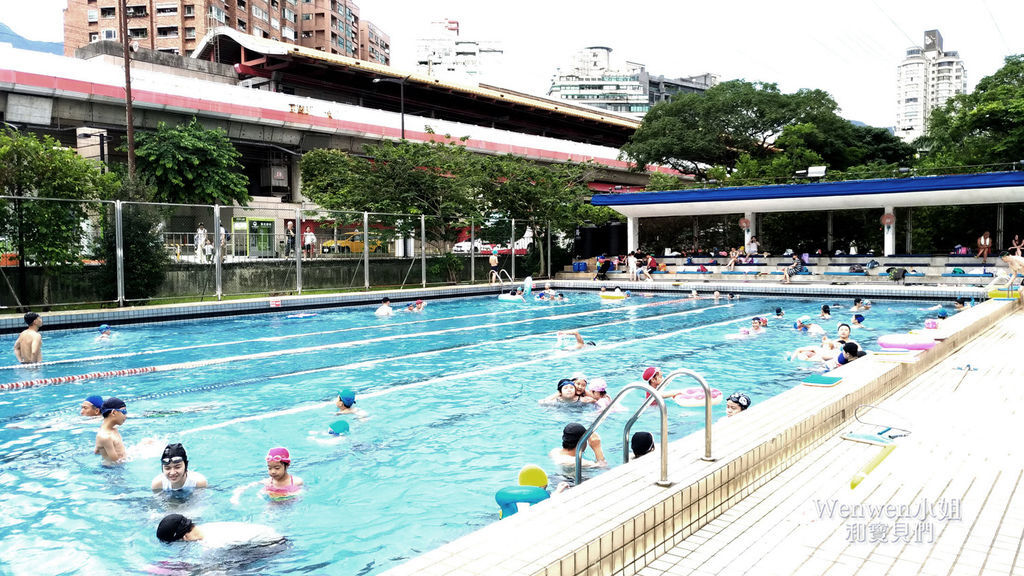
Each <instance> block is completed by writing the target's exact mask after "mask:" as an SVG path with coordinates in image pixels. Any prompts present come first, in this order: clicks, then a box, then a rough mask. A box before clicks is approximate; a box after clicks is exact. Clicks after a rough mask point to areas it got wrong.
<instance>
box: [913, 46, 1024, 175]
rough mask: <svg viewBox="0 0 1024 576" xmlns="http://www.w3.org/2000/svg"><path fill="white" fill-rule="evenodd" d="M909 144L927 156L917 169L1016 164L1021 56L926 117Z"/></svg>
mask: <svg viewBox="0 0 1024 576" xmlns="http://www.w3.org/2000/svg"><path fill="white" fill-rule="evenodd" d="M915 144H917V145H919V146H920V147H921V148H924V149H927V150H928V151H929V154H928V157H927V159H925V160H924V161H922V162H921V164H920V165H921V166H922V167H930V166H954V165H977V164H997V163H1011V162H1017V161H1019V160H1021V158H1024V54H1017V55H1013V56H1007V57H1006V60H1005V63H1004V64H1003V67H1002V68H1000V69H999V70H997V71H996V72H995V74H992V75H991V76H986V77H985V78H982V79H981V81H980V82H978V86H977V87H976V88H975V89H974V92H971V93H970V94H961V95H959V96H956V97H954V98H952V99H950V100H949V101H947V102H946V105H945V106H944V107H943V108H940V109H937V110H934V111H932V113H931V115H930V117H929V119H928V129H927V132H926V134H925V135H924V136H923V137H922V138H921V139H920V140H919V141H918V142H916V143H915Z"/></svg>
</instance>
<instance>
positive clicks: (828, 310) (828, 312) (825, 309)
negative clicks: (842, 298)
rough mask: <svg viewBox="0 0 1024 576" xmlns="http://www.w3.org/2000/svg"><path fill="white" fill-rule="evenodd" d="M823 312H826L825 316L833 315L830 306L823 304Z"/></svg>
mask: <svg viewBox="0 0 1024 576" xmlns="http://www.w3.org/2000/svg"><path fill="white" fill-rule="evenodd" d="M821 311H822V312H824V313H825V314H831V313H832V309H831V308H829V305H828V304H822V305H821Z"/></svg>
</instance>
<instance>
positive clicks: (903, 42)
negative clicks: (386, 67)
mask: <svg viewBox="0 0 1024 576" xmlns="http://www.w3.org/2000/svg"><path fill="white" fill-rule="evenodd" d="M358 3H359V6H360V15H361V17H362V18H364V19H368V20H370V21H372V22H373V23H374V24H376V25H377V26H378V27H379V28H381V29H382V30H383V31H384V32H386V33H387V34H389V35H390V36H391V55H392V65H393V66H396V67H398V68H402V69H406V70H410V71H412V70H413V62H414V60H415V39H416V38H418V37H422V36H424V34H425V31H426V30H427V28H428V26H429V23H430V22H431V21H438V20H445V19H451V20H458V21H459V23H460V29H461V35H462V37H463V38H466V39H472V40H496V41H500V42H501V43H502V44H503V48H504V50H505V66H504V69H505V73H504V75H503V76H502V77H501V78H500V82H498V81H496V82H495V83H496V84H499V85H502V86H505V87H507V88H512V89H517V90H522V91H526V92H532V93H536V94H544V93H546V91H547V87H548V86H549V84H550V80H551V76H552V74H553V73H554V71H555V68H556V67H558V66H560V65H562V66H564V65H565V63H566V62H567V61H568V59H569V56H570V55H571V54H572V52H573V51H575V50H577V49H579V48H582V47H584V46H594V45H597V46H609V47H611V48H613V49H614V52H613V58H618V59H621V60H630V61H633V62H640V63H643V64H646V65H647V69H648V71H650V72H651V73H653V74H661V75H665V76H670V77H679V76H692V75H696V74H702V73H704V72H712V73H715V74H718V75H720V76H721V78H722V79H723V80H728V79H732V78H743V79H746V80H751V81H754V80H757V81H765V82H776V83H778V84H779V87H780V88H781V89H782V90H783V91H786V92H792V91H794V90H798V89H800V88H821V89H823V90H826V91H828V92H829V93H831V94H832V95H833V96H834V97H835V99H836V101H837V102H838V103H839V106H840V108H841V109H842V114H843V116H845V117H847V118H850V119H852V120H860V121H863V122H866V123H868V124H872V125H875V126H891V125H892V124H893V123H894V121H895V114H896V104H895V101H896V95H895V92H896V66H897V65H898V64H899V62H900V61H901V60H902V59H903V54H904V51H905V50H906V48H908V47H909V46H912V45H920V44H921V42H922V37H923V34H924V31H925V30H930V29H934V28H937V29H939V31H940V32H941V33H942V36H943V39H944V41H945V49H946V50H947V51H949V50H958V51H959V52H960V56H961V57H962V58H963V59H964V61H965V65H966V67H967V74H968V82H969V85H968V88H969V89H973V88H974V84H975V83H977V81H978V80H979V79H981V78H982V77H984V76H987V75H989V74H991V73H993V72H995V71H996V70H997V69H999V67H1000V66H1001V65H1002V63H1003V59H1004V57H1005V56H1007V55H1009V54H1018V53H1024V1H1021V0H974V1H971V2H965V1H964V0H956V1H955V0H927V1H926V0H899V1H897V2H893V1H886V0H857V1H853V0H847V1H836V0H831V1H822V0H816V1H810V0H781V1H779V2H765V1H763V0H756V1H755V0H706V1H704V2H694V1H692V0H661V1H652V0H629V1H616V2H611V1H607V0H590V1H576V0H545V1H538V0H520V1H519V2H490V1H486V0H429V1H426V2H424V1H420V0H397V1H396V0H390V1H389V0H358ZM65 6H66V0H32V1H31V2H25V1H23V0H0V21H2V22H4V23H5V24H7V25H8V26H10V27H11V28H13V29H14V30H15V31H16V32H18V33H19V34H21V35H23V36H25V37H27V38H30V39H33V40H47V41H60V40H62V39H63V12H62V11H63V8H64V7H65Z"/></svg>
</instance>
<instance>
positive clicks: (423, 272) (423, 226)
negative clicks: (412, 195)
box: [420, 214, 427, 288]
mask: <svg viewBox="0 0 1024 576" xmlns="http://www.w3.org/2000/svg"><path fill="white" fill-rule="evenodd" d="M420 276H421V277H422V279H423V287H424V288H426V287H427V217H426V216H425V215H424V214H420Z"/></svg>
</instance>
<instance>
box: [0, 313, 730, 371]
mask: <svg viewBox="0 0 1024 576" xmlns="http://www.w3.org/2000/svg"><path fill="white" fill-rule="evenodd" d="M712 308H713V307H707V308H698V309H697V310H685V311H684V312H697V311H704V310H710V309H712ZM595 312H604V311H603V310H592V311H588V312H581V313H577V314H561V315H556V316H541V317H539V318H524V319H521V320H511V321H508V322H499V323H497V324H488V325H486V327H489V328H493V327H498V326H511V325H515V324H524V323H529V322H535V321H546V320H561V319H564V318H572V317H574V316H582V315H589V314H593V313H595ZM675 314H678V313H675ZM665 316H669V314H663V315H660V316H650V317H649V318H663V317H665ZM637 320H642V319H639V318H638V319H634V320H626V321H637ZM478 328H482V326H458V327H455V328H445V329H443V330H434V331H431V332H417V333H415V334H393V335H390V336H379V337H377V338H369V339H365V340H359V341H347V342H335V343H333V344H321V345H320V346H307V347H305V348H293V349H283V350H269V351H267V352H255V353H253V354H242V355H240V356H227V357H223V358H208V359H206V360H195V361H192V362H176V363H173V364H162V365H159V366H146V367H142V368H124V369H121V370H108V371H105V372H90V373H88V374H75V375H70V376H57V377H54V378H39V379H36V380H23V381H21V382H9V383H6V384H0V391H10V390H22V389H25V388H34V387H38V386H51V385H54V384H66V383H68V382H76V381H79V380H95V379H100V378H111V377H116V376H133V375H135V374H143V373H149V372H169V371H172V370H186V369H194V368H204V367H206V366H215V365H218V364H226V363H228V362H242V361H248V360H262V359H264V358H274V357H278V356H284V355H286V354H307V353H310V352H321V351H324V350H337V349H340V348H349V347H353V346H360V345H362V344H373V343H378V342H387V341H390V340H399V339H404V338H418V337H420V336H437V335H440V334H447V333H449V332H468V331H471V330H476V329H478Z"/></svg>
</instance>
